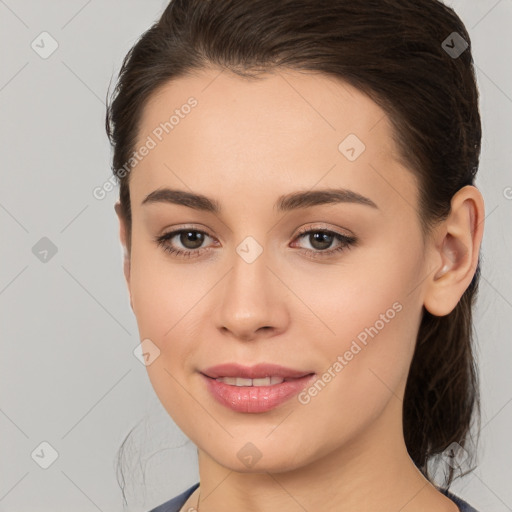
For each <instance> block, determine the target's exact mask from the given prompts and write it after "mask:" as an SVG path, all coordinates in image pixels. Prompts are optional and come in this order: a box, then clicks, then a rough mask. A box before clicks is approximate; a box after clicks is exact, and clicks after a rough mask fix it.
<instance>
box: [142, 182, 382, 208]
mask: <svg viewBox="0 0 512 512" xmlns="http://www.w3.org/2000/svg"><path fill="white" fill-rule="evenodd" d="M153 203H169V204H177V205H181V206H187V207H188V208H193V209H195V210H202V211H206V212H211V213H215V214H220V213H221V210H222V208H221V205H220V203H219V202H218V201H216V200H215V199H210V198H208V197H206V196H204V195H202V194H195V193H192V192H186V191H184V190H175V189H170V188H160V189H158V190H154V191H153V192H151V193H150V194H148V195H147V196H146V198H145V199H144V200H143V201H142V203H141V204H142V205H145V204H153ZM336 203H354V204H362V205H365V206H370V207H372V208H376V209H379V207H378V206H377V205H376V204H375V203H374V202H373V201H372V200H371V199H369V198H368V197H365V196H362V195H361V194H358V193H357V192H354V191H352V190H347V189H344V188H338V189H324V190H309V191H304V192H302V191H299V192H292V193H290V194H286V195H283V196H280V197H279V198H278V199H277V201H276V203H275V205H274V208H275V209H277V211H278V212H289V211H292V210H298V209H302V208H311V207H313V206H320V205H325V204H336Z"/></svg>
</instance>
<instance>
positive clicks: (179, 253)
mask: <svg viewBox="0 0 512 512" xmlns="http://www.w3.org/2000/svg"><path fill="white" fill-rule="evenodd" d="M190 232H192V233H201V234H202V235H206V236H209V237H210V238H213V237H211V236H210V235H209V234H208V233H206V232H205V231H201V230H199V229H193V228H186V229H178V230H175V231H170V232H169V233H166V234H164V235H161V236H158V237H156V238H155V242H156V243H157V245H158V246H159V247H161V248H162V249H163V250H164V251H165V252H168V253H170V254H172V255H173V256H176V257H179V258H191V257H198V256H200V255H201V254H202V253H203V252H204V251H207V250H208V248H206V247H200V248H199V249H186V250H183V249H176V248H174V247H172V246H171V245H169V244H168V243H167V241H168V240H171V239H173V238H174V237H175V236H176V235H180V234H181V233H190ZM313 233H323V234H328V235H334V238H335V239H336V240H338V241H339V242H340V245H339V246H338V247H336V248H335V249H329V250H325V251H321V250H314V249H303V251H305V252H306V253H308V254H309V256H308V257H311V258H327V257H329V256H332V255H333V254H335V253H338V252H341V251H344V250H346V249H350V248H351V247H352V246H354V245H356V243H357V238H355V237H351V236H345V235H342V234H340V233H337V232H336V231H331V230H328V229H320V228H316V229H311V228H309V229H308V228H304V229H301V230H300V231H299V233H298V234H297V237H296V238H303V237H306V235H310V234H313Z"/></svg>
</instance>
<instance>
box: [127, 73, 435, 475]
mask: <svg viewBox="0 0 512 512" xmlns="http://www.w3.org/2000/svg"><path fill="white" fill-rule="evenodd" d="M219 73H220V72H219V70H209V71H204V72H201V73H197V74H195V75H194V76H188V77H184V78H180V79H178V80H176V81H175V82H174V83H171V84H168V85H166V86H165V87H164V88H162V89H161V90H160V91H159V92H158V94H156V95H154V96H153V97H152V98H151V100H150V102H149V103H148V104H147V106H146V108H145V111H144V115H143V117H142V119H141V124H140V132H139V137H138V142H137V144H136V148H135V149H138V148H140V147H141V146H143V145H146V148H148V149H147V150H142V151H139V154H140V155H141V154H145V156H143V157H142V158H141V159H140V161H138V163H137V164H136V166H135V167H134V169H133V171H132V175H131V177H130V194H131V208H132V219H133V225H132V245H131V260H130V269H129V273H127V274H126V277H127V280H128V285H129V290H130V295H131V301H132V307H133V311H134V313H135V315H136V319H137V323H138V328H139V334H140V339H141V340H146V341H144V343H145V345H144V348H145V352H147V353H149V354H150V355H149V356H148V357H149V359H148V364H147V371H148V374H149V378H150V380H151V383H152V385H153V387H154V389H155V391H156V393H157V395H158V397H159V399H160V401H161V402H162V404H163V406H164V407H165V409H166V410H167V411H168V413H169V414H170V415H171V416H172V418H173V419H174V421H175V422H176V423H177V425H178V426H179V427H180V428H181V429H182V430H183V432H184V433H185V434H186V435H187V436H188V437H189V438H190V439H191V440H192V441H193V442H194V443H195V444H196V445H197V446H198V447H199V449H201V450H203V451H204V452H206V453H207V454H208V455H209V456H210V457H211V458H212V459H214V460H215V461H217V462H218V463H219V464H222V465H223V466H225V467H228V468H231V469H234V470H237V471H251V469H250V468H251V467H252V466H251V464H254V462H253V463H249V462H248V460H249V459H248V458H247V457H246V456H247V455H249V456H252V460H256V464H255V465H254V467H255V468H257V470H258V471H260V470H262V469H266V470H269V471H286V470H290V469H293V468H298V467H301V466H304V465H305V464H308V463H311V462H313V461H315V460H318V459H319V458H320V457H321V456H323V455H326V454H327V453H332V452H333V451H334V450H338V449H339V450H344V449H345V448H347V449H348V447H349V446H354V444H353V443H356V442H360V441H362V440H363V438H364V437H365V436H368V434H369V432H372V435H371V439H373V440H374V441H372V442H380V443H382V442H387V441H384V440H389V439H390V438H391V437H392V436H398V435H401V416H400V414H401V407H402V400H401V399H402V397H403V390H404V387H405V382H406V378H407V374H408V370H409V365H410V362H411V359H412V355H413V350H414V344H415V339H416V335H417V332H418V328H419V324H420V320H421V311H422V305H423V295H424V287H423V285H422V282H423V280H424V279H425V278H426V277H427V275H429V272H430V270H431V269H430V268H428V258H427V257H426V254H428V252H426V251H425V247H424V245H423V239H422V235H421V231H420V225H419V222H418V218H417V214H416V209H417V205H418V189H417V185H416V182H415V179H414V177H413V175H412V174H411V172H410V171H409V170H407V169H406V168H405V167H404V166H403V165H402V164H400V163H399V161H398V156H397V150H396V147H395V145H394V142H393V140H392V136H391V127H390V124H389V122H388V118H387V117H386V116H385V115H384V112H383V111H382V110H381V109H380V108H379V107H378V106H377V105H376V104H375V103H374V102H373V101H371V100H370V99H368V98H367V97H366V96H365V95H363V94H362V93H360V92H359V91H358V90H356V89H354V88H352V87H350V86H349V85H346V84H344V83H342V82H336V81H335V80H334V79H331V78H328V77H326V76H324V75H313V74H305V73H298V72H291V71H287V72H285V71H279V72H278V73H276V74H272V75H268V76H266V78H264V79H262V80H259V81H250V80H247V79H243V78H240V77H238V76H236V75H232V74H230V73H229V72H228V71H224V72H222V73H220V74H219ZM190 97H193V98H194V99H193V100H190V101H189V98H190ZM172 115H174V117H173V118H172V119H171V121H170V122H169V120H170V118H171V116H172ZM166 122H167V123H168V124H167V125H166V124H165V123H166ZM163 189H171V190H173V191H178V190H179V191H183V192H184V193H187V194H198V195H201V196H205V197H206V198H208V200H209V201H211V202H212V203H214V204H215V205H217V206H218V211H216V212H214V211H212V210H211V209H208V208H205V205H206V202H205V201H191V200H190V199H189V198H187V199H186V201H184V202H186V203H187V204H186V205H185V204H179V201H178V200H176V197H177V196H176V195H174V196H173V195H172V194H171V193H168V194H167V196H165V195H163V196H161V197H160V200H158V198H156V199H155V200H153V201H151V200H148V201H146V202H144V200H145V199H146V198H147V197H148V196H149V195H150V194H152V193H153V192H154V191H156V190H163ZM340 189H344V190H346V191H350V193H348V194H345V195H343V194H342V193H341V192H340V193H339V195H338V199H336V198H334V199H331V200H330V201H327V202H326V201H325V198H326V197H327V196H326V195H324V196H322V195H321V194H319V192H320V191H331V192H332V191H334V190H338V191H339V190H340ZM299 193H300V194H306V196H305V198H304V200H296V201H295V200H293V199H292V198H293V196H294V195H295V194H299ZM308 194H310V195H311V197H310V199H308ZM356 194H357V195H360V196H363V197H364V198H367V199H365V200H361V201H360V202H357V201H356V200H355V199H354V198H355V197H358V196H356ZM153 197H154V196H153ZM165 197H167V199H168V200H167V201H166V200H165ZM173 197H174V200H172V199H173ZM183 197H184V196H182V198H183ZM322 198H323V200H322ZM343 199H344V200H343ZM121 227H123V225H122V226H121ZM180 229H183V230H185V232H184V233H182V234H181V236H180V234H179V233H178V234H175V235H174V236H173V237H172V238H171V237H169V238H168V239H167V240H164V241H163V242H162V243H163V244H164V245H159V244H158V243H157V241H156V240H157V238H159V237H162V236H163V235H166V234H168V233H171V232H172V231H177V230H180ZM306 231H307V232H309V233H307V234H303V232H306ZM187 232H188V233H189V234H188V235H187ZM325 232H327V233H325ZM336 235H341V236H342V237H346V238H337V236H336ZM347 239H349V240H353V242H350V241H348V242H347ZM165 247H167V248H173V249H175V250H178V251H184V252H186V255H185V256H183V255H177V254H175V253H170V252H167V251H166V250H165ZM147 340H150V341H147ZM224 363H237V364H240V365H243V366H249V367H250V366H253V365H256V364H259V363H273V364H277V365H281V366H284V367H286V368H289V369H293V370H298V371H299V372H300V373H301V374H310V373H313V374H315V375H314V376H313V377H310V378H309V380H308V381H307V382H306V380H307V379H303V381H302V382H304V384H303V385H304V388H303V389H302V390H301V391H300V392H297V389H295V388H294V389H295V392H294V394H292V396H291V397H288V399H286V400H284V401H281V402H279V401H278V402H271V399H269V398H268V397H269V396H270V395H272V390H271V391H270V392H269V390H268V388H265V389H263V388H261V389H260V390H258V388H256V387H253V388H251V390H250V391H249V390H248V388H247V387H242V388H239V387H234V386H232V385H229V384H224V385H222V384H217V385H216V386H217V387H218V388H220V387H223V389H228V394H227V395H226V396H227V402H230V401H231V402H233V403H234V404H235V405H233V406H231V407H230V406H228V405H227V404H226V403H222V401H221V400H219V399H218V398H215V396H214V395H215V394H214V393H212V391H211V390H210V387H211V386H210V384H212V382H211V379H209V378H208V377H205V376H204V375H203V374H202V372H205V370H207V369H208V368H209V367H212V366H214V365H219V364H224ZM261 383H262V382H260V384H261ZM295 384H296V381H295ZM275 385H276V386H280V389H282V390H284V389H288V387H290V385H286V384H285V385H283V384H275ZM228 386H230V387H229V388H228ZM287 386H288V387H287ZM292 387H293V385H292ZM277 389H278V388H275V390H277ZM279 392H284V391H279ZM279 392H278V393H279ZM243 393H245V395H248V396H249V398H248V399H246V400H245V401H244V399H243V396H242V395H243ZM258 393H259V394H260V395H258ZM269 393H270V394H269ZM257 396H260V398H261V400H258V399H257ZM237 397H238V398H237ZM251 397H252V398H251ZM255 397H256V398H255ZM269 403H270V405H268V404H269ZM251 404H255V405H253V406H252V405H251ZM265 404H267V405H265ZM251 407H252V408H251ZM369 438H370V437H368V439H369ZM248 443H251V444H248ZM257 459H259V460H257Z"/></svg>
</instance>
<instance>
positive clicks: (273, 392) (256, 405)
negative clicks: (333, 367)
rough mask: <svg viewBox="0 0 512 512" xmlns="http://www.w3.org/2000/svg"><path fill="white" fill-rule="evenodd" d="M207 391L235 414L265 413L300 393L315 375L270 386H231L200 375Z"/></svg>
mask: <svg viewBox="0 0 512 512" xmlns="http://www.w3.org/2000/svg"><path fill="white" fill-rule="evenodd" d="M202 377H203V378H204V379H205V380H206V385H207V387H208V390H209V391H210V393H211V394H212V395H213V397H214V398H215V399H216V400H217V401H218V402H219V403H221V404H222V405H225V406H226V407H228V408H229V409H231V410H233V411H236V412H266V411H270V410H271V409H275V408H276V407H278V406H279V405H281V404H282V403H284V402H286V401H287V400H289V399H290V398H292V397H293V396H294V395H297V394H298V393H300V392H301V391H302V390H303V389H304V388H305V387H306V386H307V385H308V384H309V383H310V382H311V380H312V379H314V378H315V374H312V375H306V376H304V377H300V378H298V379H293V380H289V381H284V382H281V384H274V385H272V386H232V385H230V384H226V383H224V382H219V381H217V380H215V379H212V378H210V377H207V376H206V375H204V374H202Z"/></svg>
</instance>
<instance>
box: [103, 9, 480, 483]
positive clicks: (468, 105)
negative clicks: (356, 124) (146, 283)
mask: <svg viewBox="0 0 512 512" xmlns="http://www.w3.org/2000/svg"><path fill="white" fill-rule="evenodd" d="M454 32H455V33H457V34H456V35H455V36H454V34H453V33H454ZM450 37H451V39H450ZM454 37H455V38H454ZM447 41H448V43H447ZM464 41H465V42H466V43H467V45H468V47H467V48H466V49H465V50H464V51H462V49H463V48H464V46H462V47H461V44H463V42H464ZM457 45H458V46H457ZM450 48H455V49H457V48H459V49H460V50H461V51H462V53H460V55H454V54H453V52H452V53H450V51H449V49H450ZM206 67H216V68H218V69H226V70H229V71H232V72H234V73H236V74H238V75H240V76H244V77H252V78H254V79H257V78H258V76H260V74H263V73H265V72H272V70H273V69H276V70H278V69H280V68H290V69H294V70H304V71H311V72H320V73H324V74H326V75H330V76H333V77H337V78H338V79H340V80H343V81H346V82H347V83H349V84H350V85H352V86H354V87H356V88H358V89H359V90H361V91H363V92H364V93H366V94H367V95H368V96H369V97H370V98H371V99H372V100H374V101H375V102H376V103H377V104H378V105H379V106H380V107H381V108H383V110H384V111H385V112H386V114H387V115H388V117H389V119H390V120H391V123H392V126H393V137H394V139H395V141H396V143H397V146H398V148H399V151H400V157H401V158H402V160H403V162H404V163H405V164H406V165H407V167H408V168H409V169H410V170H411V171H412V172H413V174H414V176H416V178H417V182H418V184H419V190H420V204H419V211H418V212H417V213H418V218H419V220H420V222H421V226H422V230H423V233H424V234H425V235H427V234H429V233H430V232H431V229H432V227H433V226H435V224H436V223H437V222H439V221H441V220H443V219H445V218H446V216H447V215H448V214H449V213H450V208H451V199H452V197H453V195H454V194H455V193H456V192H457V191H458V190H459V189H460V188H462V187H463V186H465V185H474V179H475V175H476V172H477V169H478V164H479V155H480V142H481V123H480V114H479V108H478V90H477V85H476V79H475V73H474V68H473V58H472V54H471V44H470V38H469V35H468V33H467V31H466V29H465V27H464V24H463V23H462V21H461V20H460V18H459V17H458V16H457V15H456V13H455V12H454V11H453V10H452V9H451V8H449V7H447V6H445V5H444V4H442V3H441V2H440V1H437V0H414V1H411V0H223V1H222V2H220V1H215V0H173V1H172V2H171V3H170V4H169V5H168V7H167V8H166V9H165V11H164V13H163V14H162V16H161V18H160V19H159V20H158V22H156V23H155V24H154V25H153V26H152V27H151V28H149V30H147V31H146V32H145V33H144V34H143V35H142V36H141V37H140V39H139V40H138V41H137V43H136V44H135V45H134V46H133V48H131V49H130V51H129V52H128V54H127V55H126V57H125V59H124V61H123V64H122V68H121V71H120V74H119V79H118V82H117V84H116V88H115V90H114V99H113V101H112V103H111V104H110V105H109V106H108V107H107V115H106V130H107V134H108V136H109V139H110V142H111V144H112V146H113V149H114V152H113V162H112V164H113V165H112V170H113V172H114V174H115V175H116V176H117V175H118V173H117V172H116V169H121V168H122V167H123V166H124V165H125V163H126V162H128V161H129V159H130V157H131V155H132V153H133V151H134V150H135V147H134V145H135V143H136V141H137V135H138V128H139V121H140V119H141V113H142V112H143V109H144V106H145V104H146V103H147V101H148V99H149V98H150V97H151V95H152V94H153V93H154V92H155V91H156V90H157V88H159V87H160V86H163V85H165V84H166V83H167V82H169V81H171V80H176V79H177V78H179V77H180V76H184V75H185V74H187V73H190V72H193V71H194V70H200V69H204V68H206ZM129 178H130V173H127V174H126V173H125V174H124V175H123V176H122V177H121V178H119V183H120V207H121V213H122V214H123V216H124V218H125V220H126V223H127V227H128V233H127V235H128V238H127V242H128V250H129V249H130V238H131V237H130V231H131V209H130V192H129V186H128V183H129ZM479 277H480V260H479V263H478V267H477V269H476V272H475V275H474V276H473V280H472V281H471V284H470V285H469V287H468V288H467V290H466V291H465V292H464V294H463V296H462V298H461V300H460V301H459V303H458V304H457V306H456V307H455V308H454V310H453V311H452V312H451V313H450V314H448V315H446V316H443V317H436V316H433V315H431V314H430V313H429V312H428V311H427V310H426V309H425V308H424V311H423V319H422V322H421V326H420V329H419V332H418V338H417V344H416V350H415V354H414V357H413V360H412V363H411V367H410V372H409V376H408V381H407V386H406V390H405V397H404V403H403V428H404V436H405V442H406V446H407V449H408V452H409V454H410V456H411V458H412V460H413V461H414V463H415V464H416V466H417V467H418V468H419V469H420V471H421V472H422V473H423V474H424V475H425V476H426V478H428V479H429V480H432V475H431V474H430V472H429V468H428V463H429V462H432V461H433V460H435V459H438V458H439V457H440V456H441V458H443V457H442V454H443V451H444V450H446V449H447V448H448V447H449V446H450V445H451V444H452V443H454V442H456V443H458V445H460V447H462V448H464V447H467V444H468V442H469V441H470V439H471V426H472V420H473V418H475V417H476V416H478V422H479V424H480V402H479V389H478V378H477V371H476V366H475V361H474V355H473V348H472V343H473V342H472V340H473V333H472V327H473V326H472V308H473V304H474V301H475V296H476V292H477V287H478V282H479ZM453 446H457V445H453ZM453 446H452V448H453ZM445 462H446V459H445ZM454 465H455V464H453V463H448V464H445V467H446V469H447V473H448V474H447V476H446V479H445V486H446V487H449V486H450V484H451V482H452V480H453V475H454V467H453V466H454ZM464 474H465V473H464Z"/></svg>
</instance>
